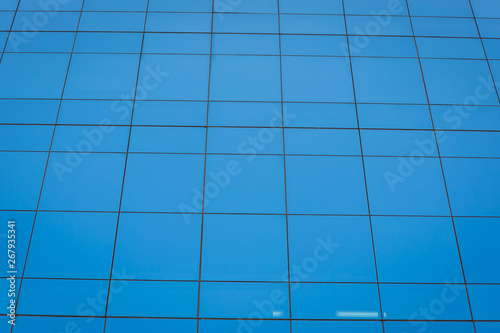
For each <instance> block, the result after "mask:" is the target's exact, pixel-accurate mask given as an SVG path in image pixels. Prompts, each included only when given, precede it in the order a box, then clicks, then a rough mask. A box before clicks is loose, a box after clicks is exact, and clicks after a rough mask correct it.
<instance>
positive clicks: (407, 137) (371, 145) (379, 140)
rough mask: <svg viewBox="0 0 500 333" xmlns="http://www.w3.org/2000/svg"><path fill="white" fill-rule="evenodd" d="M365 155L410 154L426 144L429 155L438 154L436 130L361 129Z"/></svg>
mask: <svg viewBox="0 0 500 333" xmlns="http://www.w3.org/2000/svg"><path fill="white" fill-rule="evenodd" d="M361 142H362V143H363V153H364V154H365V155H382V156H409V155H410V154H411V153H413V152H414V150H415V148H416V147H421V146H425V147H426V149H428V150H427V152H428V153H427V154H426V155H427V156H438V154H437V147H436V140H435V138H434V132H431V131H398V130H392V131H384V130H364V131H361Z"/></svg>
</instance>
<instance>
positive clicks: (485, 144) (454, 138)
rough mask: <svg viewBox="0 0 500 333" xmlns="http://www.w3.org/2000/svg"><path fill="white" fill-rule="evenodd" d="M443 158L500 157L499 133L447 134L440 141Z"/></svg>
mask: <svg viewBox="0 0 500 333" xmlns="http://www.w3.org/2000/svg"><path fill="white" fill-rule="evenodd" d="M439 148H440V152H441V156H445V157H447V156H453V157H500V133H499V132H451V131H449V132H446V134H445V135H444V136H443V139H442V140H440V141H439Z"/></svg>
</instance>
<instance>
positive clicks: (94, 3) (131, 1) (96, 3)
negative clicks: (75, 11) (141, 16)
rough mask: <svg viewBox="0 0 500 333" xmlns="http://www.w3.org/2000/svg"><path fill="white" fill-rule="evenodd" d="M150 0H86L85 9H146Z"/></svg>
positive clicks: (137, 10)
mask: <svg viewBox="0 0 500 333" xmlns="http://www.w3.org/2000/svg"><path fill="white" fill-rule="evenodd" d="M147 6H148V0H139V1H138V0H104V1H103V0H85V5H84V6H83V10H85V11H133V12H140V11H146V9H147Z"/></svg>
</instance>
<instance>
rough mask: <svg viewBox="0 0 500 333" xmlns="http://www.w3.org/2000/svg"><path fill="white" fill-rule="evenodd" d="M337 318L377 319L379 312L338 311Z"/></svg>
mask: <svg viewBox="0 0 500 333" xmlns="http://www.w3.org/2000/svg"><path fill="white" fill-rule="evenodd" d="M336 314H337V317H358V318H377V317H378V312H359V311H337V312H336Z"/></svg>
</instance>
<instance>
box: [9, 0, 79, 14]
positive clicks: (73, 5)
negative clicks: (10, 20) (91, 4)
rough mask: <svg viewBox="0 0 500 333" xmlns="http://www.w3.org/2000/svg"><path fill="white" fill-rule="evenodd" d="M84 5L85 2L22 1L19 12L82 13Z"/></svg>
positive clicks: (72, 0)
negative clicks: (67, 11) (68, 11)
mask: <svg viewBox="0 0 500 333" xmlns="http://www.w3.org/2000/svg"><path fill="white" fill-rule="evenodd" d="M8 2H9V1H8ZM82 3H83V0H64V1H39V0H21V2H20V3H19V10H44V11H46V12H58V11H64V10H75V11H76V10H77V11H80V10H81V9H82ZM14 9H15V8H14ZM53 15H54V14H53Z"/></svg>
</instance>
